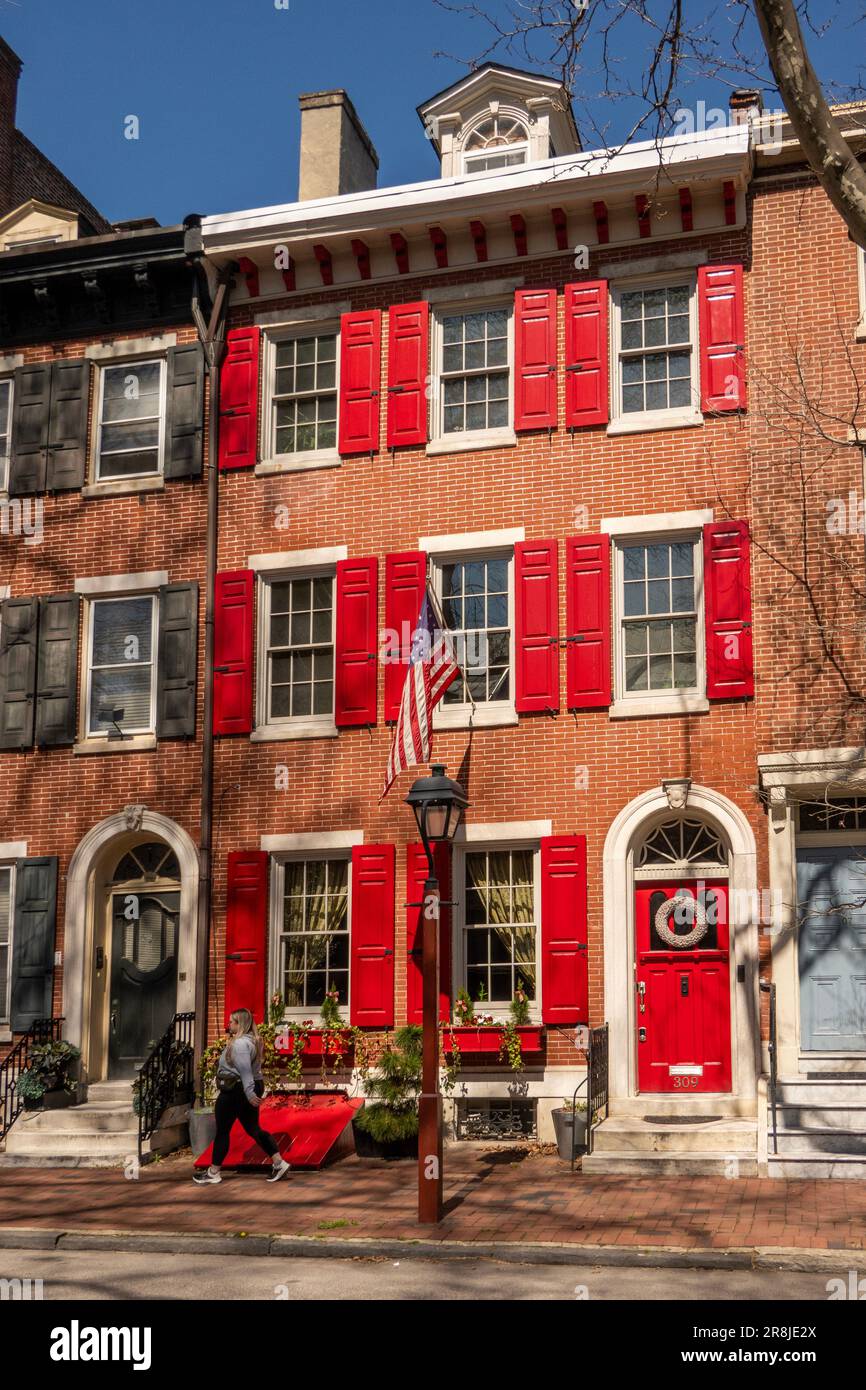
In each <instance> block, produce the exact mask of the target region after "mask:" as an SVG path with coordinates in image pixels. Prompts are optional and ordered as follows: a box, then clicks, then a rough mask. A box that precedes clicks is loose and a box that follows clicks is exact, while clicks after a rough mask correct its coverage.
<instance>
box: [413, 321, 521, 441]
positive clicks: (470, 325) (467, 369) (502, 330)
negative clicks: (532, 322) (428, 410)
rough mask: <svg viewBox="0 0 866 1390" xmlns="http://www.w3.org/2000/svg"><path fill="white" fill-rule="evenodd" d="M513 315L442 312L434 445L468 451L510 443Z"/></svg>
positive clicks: (438, 330)
mask: <svg viewBox="0 0 866 1390" xmlns="http://www.w3.org/2000/svg"><path fill="white" fill-rule="evenodd" d="M512 338H513V325H512V311H511V308H510V307H509V306H508V305H500V306H483V307H479V308H472V309H469V308H467V309H463V308H460V309H442V310H441V311H439V312H438V313H437V315H436V316H435V318H434V363H435V390H434V402H433V431H432V433H433V441H434V444H435V443H436V442H437V441H438V442H439V443H443V444H451V445H458V446H459V445H460V444H461V441H463V440H465V447H467V448H469V447H470V446H471V445H472V444H473V443H476V444H483V443H485V442H489V443H491V444H493V443H496V442H497V439H507V438H510V434H511V422H512V407H511V397H512V388H511V378H512V366H511V364H512V359H513V349H512Z"/></svg>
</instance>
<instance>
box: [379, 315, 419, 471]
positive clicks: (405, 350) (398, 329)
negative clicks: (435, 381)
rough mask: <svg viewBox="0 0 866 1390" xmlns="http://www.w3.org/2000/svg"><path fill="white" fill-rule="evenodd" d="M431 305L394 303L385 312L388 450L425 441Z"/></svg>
mask: <svg viewBox="0 0 866 1390" xmlns="http://www.w3.org/2000/svg"><path fill="white" fill-rule="evenodd" d="M429 338H430V305H429V304H428V303H427V301H426V300H420V301H419V302H418V303H417V304H395V305H393V306H392V307H391V309H390V310H389V312H388V437H387V444H388V448H389V449H399V448H401V447H402V446H404V445H410V444H411V445H418V444H426V443H427V372H428V366H427V360H428V345H429Z"/></svg>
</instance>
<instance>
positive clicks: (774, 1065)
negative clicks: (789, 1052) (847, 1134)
mask: <svg viewBox="0 0 866 1390" xmlns="http://www.w3.org/2000/svg"><path fill="white" fill-rule="evenodd" d="M761 989H762V990H763V992H764V993H765V994H769V996H770V1040H769V1042H768V1043H767V1051H768V1052H769V1054H770V1116H771V1119H770V1135H769V1136H768V1137H769V1138H772V1141H773V1153H774V1154H777V1153H778V1152H779V1138H778V1127H777V1123H776V1091H777V1089H778V1083H779V1052H778V1041H777V1038H776V986H775V984H774V983H773V981H772V980H762V981H761Z"/></svg>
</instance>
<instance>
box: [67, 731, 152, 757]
mask: <svg viewBox="0 0 866 1390" xmlns="http://www.w3.org/2000/svg"><path fill="white" fill-rule="evenodd" d="M155 748H156V734H132V735H131V736H130V737H129V738H122V739H121V738H113V739H107V738H106V739H101V738H88V739H83V740H82V741H81V742H80V743H76V744H75V745H74V747H73V749H72V751H73V753H75V754H78V755H89V754H91V753H151V752H153V750H154V749H155Z"/></svg>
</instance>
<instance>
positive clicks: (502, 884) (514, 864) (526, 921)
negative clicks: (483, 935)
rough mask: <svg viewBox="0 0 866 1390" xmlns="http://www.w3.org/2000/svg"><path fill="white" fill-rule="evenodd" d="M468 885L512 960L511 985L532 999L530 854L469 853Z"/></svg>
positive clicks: (533, 994)
mask: <svg viewBox="0 0 866 1390" xmlns="http://www.w3.org/2000/svg"><path fill="white" fill-rule="evenodd" d="M466 872H467V877H468V880H469V886H470V887H471V888H473V889H475V890H476V892H477V893H478V895H479V897H480V899H481V901H482V902H484V903H486V912H487V922H488V924H489V926H491V927H492V928H493V929H494V930H495V931H496V935H497V937H498V938H499V940H500V942H501V943H502V946H503V947H504V949H505V952H506V954H507V957H508V959H512V958H513V960H514V964H515V967H516V969H515V972H514V982H515V986H517V985H519V984H522V985H523V988H524V989H525V991H526V993H527V995H528V997H529V998H532V999H534V998H535V979H536V965H535V954H536V953H535V912H534V905H535V894H534V886H533V870H532V855H531V853H529V852H528V851H527V852H515V853H513V854H512V855H509V854H508V852H507V851H506V852H502V853H498V854H491V855H489V856H486V855H483V854H470V855H467V857H466Z"/></svg>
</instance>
